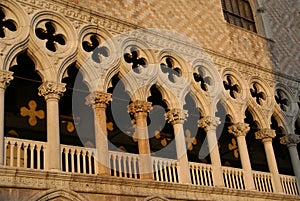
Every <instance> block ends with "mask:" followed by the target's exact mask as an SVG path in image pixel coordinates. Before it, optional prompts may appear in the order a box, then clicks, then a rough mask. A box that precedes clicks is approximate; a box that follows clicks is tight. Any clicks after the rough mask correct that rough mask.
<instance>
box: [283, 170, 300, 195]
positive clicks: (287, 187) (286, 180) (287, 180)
mask: <svg viewBox="0 0 300 201" xmlns="http://www.w3.org/2000/svg"><path fill="white" fill-rule="evenodd" d="M280 182H281V185H282V189H283V192H284V193H285V194H288V195H299V189H298V185H297V180H296V178H295V177H293V176H287V175H280Z"/></svg>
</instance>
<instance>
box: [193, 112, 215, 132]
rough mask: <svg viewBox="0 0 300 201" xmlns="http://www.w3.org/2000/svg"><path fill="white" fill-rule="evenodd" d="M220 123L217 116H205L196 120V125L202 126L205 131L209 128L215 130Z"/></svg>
mask: <svg viewBox="0 0 300 201" xmlns="http://www.w3.org/2000/svg"><path fill="white" fill-rule="evenodd" d="M220 123H221V121H220V118H219V117H211V116H206V117H203V118H201V119H199V120H198V127H200V128H204V130H205V132H207V131H209V130H216V128H217V126H218V125H219V124H220Z"/></svg>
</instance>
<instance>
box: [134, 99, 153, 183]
mask: <svg viewBox="0 0 300 201" xmlns="http://www.w3.org/2000/svg"><path fill="white" fill-rule="evenodd" d="M151 109H152V104H151V103H150V102H146V101H141V100H136V101H134V102H132V103H131V104H130V105H129V106H128V113H130V114H132V115H134V118H135V123H136V128H135V133H136V137H137V139H138V147H139V157H140V161H139V170H140V178H141V179H150V180H152V179H153V169H152V160H151V152H150V143H149V135H148V127H147V113H148V112H149V111H150V110H151Z"/></svg>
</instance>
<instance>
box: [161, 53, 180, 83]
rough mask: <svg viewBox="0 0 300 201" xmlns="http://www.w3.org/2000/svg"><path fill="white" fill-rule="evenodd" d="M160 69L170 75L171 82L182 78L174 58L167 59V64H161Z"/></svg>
mask: <svg viewBox="0 0 300 201" xmlns="http://www.w3.org/2000/svg"><path fill="white" fill-rule="evenodd" d="M160 68H161V70H162V72H163V73H166V74H167V75H168V78H169V80H170V81H171V82H173V83H174V82H175V77H181V70H180V68H179V67H176V66H175V64H174V61H173V59H172V58H170V57H167V58H166V60H165V63H161V64H160Z"/></svg>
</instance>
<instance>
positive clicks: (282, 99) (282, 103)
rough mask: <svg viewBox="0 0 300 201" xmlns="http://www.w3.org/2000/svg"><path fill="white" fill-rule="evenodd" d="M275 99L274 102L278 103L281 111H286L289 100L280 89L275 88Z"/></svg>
mask: <svg viewBox="0 0 300 201" xmlns="http://www.w3.org/2000/svg"><path fill="white" fill-rule="evenodd" d="M275 100H276V103H277V104H278V105H279V107H280V108H281V109H282V110H283V111H285V112H286V111H287V110H288V107H289V100H288V98H287V96H286V94H285V93H284V92H283V91H282V90H280V89H278V90H276V95H275Z"/></svg>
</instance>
